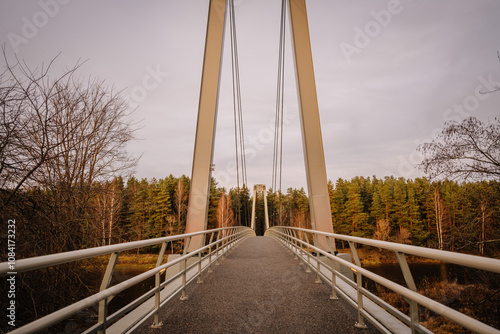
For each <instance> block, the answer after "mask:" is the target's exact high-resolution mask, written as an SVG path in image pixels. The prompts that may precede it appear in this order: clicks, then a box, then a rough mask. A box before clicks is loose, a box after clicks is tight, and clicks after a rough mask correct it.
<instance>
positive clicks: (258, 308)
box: [136, 237, 377, 333]
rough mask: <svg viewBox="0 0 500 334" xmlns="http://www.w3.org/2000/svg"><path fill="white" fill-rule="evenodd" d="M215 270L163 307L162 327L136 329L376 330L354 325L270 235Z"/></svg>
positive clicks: (353, 316) (345, 308)
mask: <svg viewBox="0 0 500 334" xmlns="http://www.w3.org/2000/svg"><path fill="white" fill-rule="evenodd" d="M213 268H214V272H213V273H208V274H207V272H206V271H205V273H204V275H203V284H196V283H194V282H193V283H192V284H190V285H188V287H187V289H186V290H187V294H188V297H189V299H188V300H185V301H181V300H179V298H178V297H175V298H174V299H173V300H172V301H171V302H169V303H167V305H165V306H164V307H163V308H162V309H161V310H160V319H161V321H162V322H163V327H162V328H160V329H153V328H150V327H149V325H150V324H151V323H152V319H148V321H146V322H145V324H144V325H143V326H142V327H140V328H139V329H138V330H137V331H136V333H377V331H376V329H374V328H373V327H372V326H370V324H368V326H369V328H368V329H358V328H355V327H354V324H355V322H356V321H357V313H356V311H355V309H354V308H353V307H352V306H350V305H349V304H347V302H346V301H344V300H342V299H339V300H330V299H329V297H330V292H331V287H330V286H329V285H327V284H326V283H322V284H316V283H315V280H316V274H315V273H314V272H312V273H306V272H305V267H304V266H301V265H299V264H298V260H295V259H294V258H293V256H292V255H291V253H290V252H288V251H287V250H286V249H285V248H284V247H282V246H281V245H280V244H278V243H277V242H276V241H274V240H273V239H271V238H270V237H251V238H249V239H247V240H245V241H243V242H242V243H241V244H239V245H238V246H236V247H235V248H233V250H232V251H231V252H230V253H229V255H228V256H227V257H226V258H225V259H224V260H222V261H221V262H220V265H218V266H214V267H213Z"/></svg>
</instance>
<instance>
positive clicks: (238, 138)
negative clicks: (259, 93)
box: [229, 0, 247, 225]
mask: <svg viewBox="0 0 500 334" xmlns="http://www.w3.org/2000/svg"><path fill="white" fill-rule="evenodd" d="M229 26H230V35H231V70H232V79H233V80H232V82H233V115H234V142H235V157H236V183H237V201H238V223H239V225H241V201H240V169H241V180H242V182H243V188H245V186H246V184H247V170H246V158H245V136H244V131H243V111H242V107H241V89H240V70H239V63H238V45H237V38H236V19H235V14H234V0H229ZM245 208H246V205H245ZM245 211H246V210H245ZM244 215H245V217H246V216H247V215H246V212H244ZM245 225H247V222H246V219H245Z"/></svg>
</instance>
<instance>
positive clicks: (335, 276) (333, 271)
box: [326, 237, 339, 299]
mask: <svg viewBox="0 0 500 334" xmlns="http://www.w3.org/2000/svg"><path fill="white" fill-rule="evenodd" d="M326 241H327V243H328V247H329V248H330V254H331V255H332V256H335V250H334V248H333V246H332V241H331V239H330V237H327V238H326ZM331 266H332V294H331V295H330V299H339V297H337V291H335V287H336V285H337V275H335V260H334V259H331Z"/></svg>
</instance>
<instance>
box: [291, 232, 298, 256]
mask: <svg viewBox="0 0 500 334" xmlns="http://www.w3.org/2000/svg"><path fill="white" fill-rule="evenodd" d="M292 233H293V237H294V238H295V239H297V233H296V232H295V230H292ZM293 243H294V245H295V256H294V257H293V258H294V259H295V260H297V259H298V257H297V253H298V252H299V246H298V242H297V240H293Z"/></svg>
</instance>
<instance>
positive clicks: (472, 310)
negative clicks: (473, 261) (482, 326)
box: [377, 282, 500, 334]
mask: <svg viewBox="0 0 500 334" xmlns="http://www.w3.org/2000/svg"><path fill="white" fill-rule="evenodd" d="M418 292H419V293H420V294H422V295H424V296H426V297H429V298H431V299H433V300H435V301H438V302H439V303H442V304H444V305H446V306H448V307H451V308H453V309H455V310H458V311H459V312H461V313H463V314H466V315H468V316H470V317H472V318H474V319H477V320H479V321H482V322H484V323H486V324H488V325H490V326H492V327H495V328H497V329H498V328H500V293H499V290H498V289H496V290H495V289H493V288H491V287H488V286H487V285H485V284H475V285H470V284H468V285H462V284H458V283H456V282H451V283H450V282H434V283H430V282H425V283H424V284H423V285H422V286H421V287H420V288H419V289H418ZM377 295H378V296H379V297H380V298H382V299H383V300H385V301H386V302H388V303H389V304H391V305H392V306H394V307H396V308H397V309H399V310H400V311H401V312H403V313H405V314H407V315H408V314H409V304H408V303H407V302H406V300H405V299H404V298H403V297H401V296H400V295H398V294H396V293H394V292H392V291H388V290H387V289H385V288H382V287H381V288H379V289H378V291H377ZM419 318H420V323H421V324H422V325H423V326H425V327H426V328H428V329H429V330H431V331H432V332H434V333H438V334H448V333H450V334H451V333H453V334H462V333H471V332H470V331H468V330H466V329H464V328H463V327H461V326H460V325H458V324H456V323H454V322H453V321H450V320H448V319H446V318H444V317H442V316H440V315H438V314H436V313H434V312H432V311H429V310H427V309H425V308H423V307H420V308H419Z"/></svg>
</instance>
